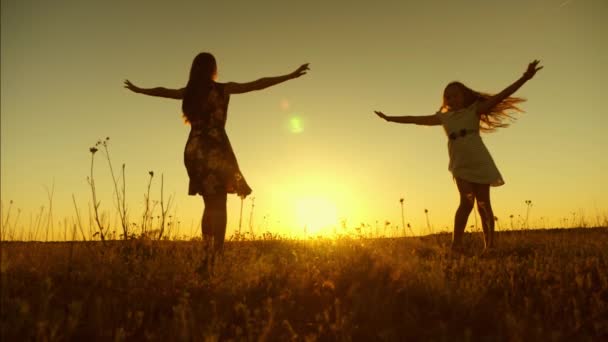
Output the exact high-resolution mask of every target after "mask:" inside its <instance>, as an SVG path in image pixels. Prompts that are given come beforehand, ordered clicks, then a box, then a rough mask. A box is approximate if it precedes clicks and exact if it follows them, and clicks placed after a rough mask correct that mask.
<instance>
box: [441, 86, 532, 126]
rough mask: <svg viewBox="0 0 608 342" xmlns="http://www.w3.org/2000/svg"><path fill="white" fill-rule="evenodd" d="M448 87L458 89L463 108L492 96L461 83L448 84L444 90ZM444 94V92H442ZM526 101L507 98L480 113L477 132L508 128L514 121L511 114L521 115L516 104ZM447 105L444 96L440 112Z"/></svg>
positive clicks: (445, 109) (444, 109) (511, 97)
mask: <svg viewBox="0 0 608 342" xmlns="http://www.w3.org/2000/svg"><path fill="white" fill-rule="evenodd" d="M449 87H459V88H460V90H461V91H462V94H463V96H464V107H468V106H470V105H472V104H473V103H475V102H483V101H485V100H487V99H489V98H490V97H492V96H493V95H492V94H488V93H482V92H478V91H475V90H473V89H471V88H469V87H467V86H465V85H464V84H463V83H461V82H450V83H449V84H448V85H447V86H446V87H445V89H448V88H449ZM444 94H445V90H444ZM524 101H526V100H525V99H523V98H521V97H513V96H510V97H507V98H506V99H504V100H502V101H501V102H500V103H498V104H497V105H495V106H494V107H492V109H490V111H489V112H488V113H481V114H480V120H479V130H480V131H482V132H486V133H488V132H494V131H495V130H496V129H497V128H503V127H508V126H509V123H510V122H513V121H515V120H516V118H515V117H514V116H513V113H523V110H521V109H520V108H519V107H518V106H517V104H519V103H521V102H524ZM447 108H448V106H447V104H446V101H445V96H444V97H443V104H442V105H441V108H440V111H442V112H445V111H447Z"/></svg>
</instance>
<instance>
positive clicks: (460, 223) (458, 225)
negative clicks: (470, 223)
mask: <svg viewBox="0 0 608 342" xmlns="http://www.w3.org/2000/svg"><path fill="white" fill-rule="evenodd" d="M456 185H457V186H458V192H459V193H460V205H459V206H458V210H456V216H455V217H454V234H453V235H452V249H458V248H460V247H462V237H463V236H464V230H465V228H466V226H467V220H468V219H469V214H471V211H472V210H473V204H474V203H475V194H474V192H473V184H472V183H470V182H467V181H465V180H462V179H458V178H456Z"/></svg>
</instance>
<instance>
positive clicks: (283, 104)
mask: <svg viewBox="0 0 608 342" xmlns="http://www.w3.org/2000/svg"><path fill="white" fill-rule="evenodd" d="M280 106H281V109H282V110H288V109H289V101H288V100H287V99H283V100H281V105H280Z"/></svg>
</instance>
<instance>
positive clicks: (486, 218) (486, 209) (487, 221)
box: [474, 184, 494, 249]
mask: <svg viewBox="0 0 608 342" xmlns="http://www.w3.org/2000/svg"><path fill="white" fill-rule="evenodd" d="M474 188H475V198H476V199H477V209H478V211H479V216H480V217H481V225H482V227H483V240H484V243H485V249H488V248H493V247H494V212H493V211H492V203H491V202H490V185H488V184H475V185H474Z"/></svg>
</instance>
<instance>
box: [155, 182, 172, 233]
mask: <svg viewBox="0 0 608 342" xmlns="http://www.w3.org/2000/svg"><path fill="white" fill-rule="evenodd" d="M164 187H165V175H164V174H162V173H161V174H160V213H161V221H160V232H159V233H158V239H159V240H160V239H161V238H162V237H163V233H164V232H165V222H166V218H167V213H168V212H169V208H170V207H171V199H172V197H171V196H169V200H168V201H167V208H165V200H164V193H165V191H164Z"/></svg>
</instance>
